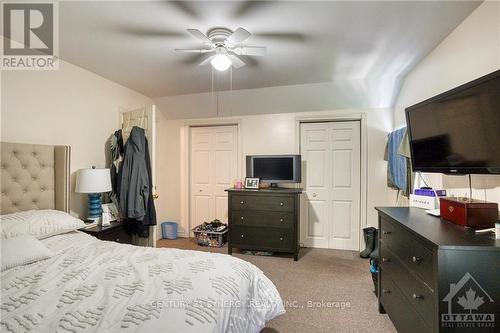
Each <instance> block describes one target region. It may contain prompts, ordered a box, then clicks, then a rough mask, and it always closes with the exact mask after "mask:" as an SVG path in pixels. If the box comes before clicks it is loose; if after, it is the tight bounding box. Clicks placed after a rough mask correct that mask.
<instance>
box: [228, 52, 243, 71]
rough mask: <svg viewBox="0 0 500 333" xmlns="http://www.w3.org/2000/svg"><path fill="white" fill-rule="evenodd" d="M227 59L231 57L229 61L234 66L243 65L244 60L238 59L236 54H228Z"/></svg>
mask: <svg viewBox="0 0 500 333" xmlns="http://www.w3.org/2000/svg"><path fill="white" fill-rule="evenodd" d="M228 57H229V59H231V63H232V64H233V67H234V68H241V67H243V66H245V65H246V64H245V62H244V61H243V60H241V59H240V57H238V56H237V55H236V54H228Z"/></svg>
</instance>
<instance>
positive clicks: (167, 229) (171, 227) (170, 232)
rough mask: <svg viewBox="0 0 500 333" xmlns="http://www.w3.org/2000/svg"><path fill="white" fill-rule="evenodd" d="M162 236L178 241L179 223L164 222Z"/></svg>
mask: <svg viewBox="0 0 500 333" xmlns="http://www.w3.org/2000/svg"><path fill="white" fill-rule="evenodd" d="M161 235H162V238H163V239H176V238H177V223H175V222H170V221H167V222H163V223H162V224H161Z"/></svg>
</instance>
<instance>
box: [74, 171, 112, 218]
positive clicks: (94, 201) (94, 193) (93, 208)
mask: <svg viewBox="0 0 500 333" xmlns="http://www.w3.org/2000/svg"><path fill="white" fill-rule="evenodd" d="M109 191H111V174H110V171H109V169H96V167H95V166H93V167H92V168H91V169H80V170H78V172H77V174H76V188H75V192H77V193H88V195H89V212H88V220H93V221H98V220H99V218H100V217H101V216H102V207H101V202H102V201H101V193H103V192H109Z"/></svg>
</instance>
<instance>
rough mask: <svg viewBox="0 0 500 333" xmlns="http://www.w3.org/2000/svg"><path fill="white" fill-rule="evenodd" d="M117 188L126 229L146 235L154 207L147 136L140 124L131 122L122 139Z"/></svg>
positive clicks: (151, 221)
mask: <svg viewBox="0 0 500 333" xmlns="http://www.w3.org/2000/svg"><path fill="white" fill-rule="evenodd" d="M118 188H119V192H118V198H119V209H120V214H121V216H122V218H124V220H125V223H127V224H126V227H127V229H128V230H129V232H131V233H133V234H137V235H138V236H139V237H144V238H147V237H149V226H150V225H156V210H155V205H154V200H153V180H152V174H151V160H150V156H149V147H148V140H147V138H146V134H145V131H144V129H143V128H140V127H137V126H134V127H133V128H132V131H131V132H130V135H129V137H128V140H127V142H126V143H125V146H124V157H123V162H122V165H121V170H120V172H119V185H118Z"/></svg>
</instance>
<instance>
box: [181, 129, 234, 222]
mask: <svg viewBox="0 0 500 333" xmlns="http://www.w3.org/2000/svg"><path fill="white" fill-rule="evenodd" d="M190 164H191V167H190V169H191V171H190V183H191V185H190V193H191V195H190V198H191V200H190V227H191V228H193V227H195V226H197V225H199V224H201V223H203V222H206V221H211V220H214V219H216V218H217V219H219V220H221V221H223V222H225V223H227V192H225V191H224V190H225V189H227V188H229V187H230V186H231V183H232V181H234V180H235V179H236V178H237V176H238V128H237V126H214V127H194V128H192V129H191V163H190Z"/></svg>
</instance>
